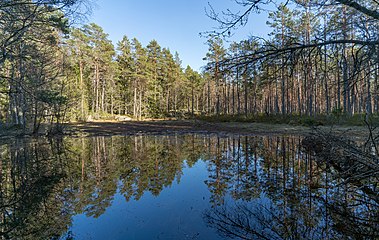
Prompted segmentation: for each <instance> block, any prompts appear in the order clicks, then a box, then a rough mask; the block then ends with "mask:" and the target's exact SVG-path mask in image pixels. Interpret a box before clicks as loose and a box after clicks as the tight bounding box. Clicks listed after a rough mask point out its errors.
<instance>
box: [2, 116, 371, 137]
mask: <svg viewBox="0 0 379 240" xmlns="http://www.w3.org/2000/svg"><path fill="white" fill-rule="evenodd" d="M318 128H320V129H321V130H323V131H326V132H329V131H332V132H334V133H335V134H337V135H338V134H343V135H345V136H346V135H348V136H352V137H354V138H365V137H366V136H367V134H368V131H367V128H366V127H364V126H345V125H335V126H319V127H318ZM64 129H65V130H64V134H65V135H68V136H114V135H135V134H144V135H145V134H154V135H162V134H186V133H202V134H238V135H250V136H252V135H307V134H309V133H311V132H312V127H307V126H302V125H291V124H273V123H249V122H216V121H203V120H147V121H123V122H121V121H92V122H82V123H68V124H66V125H65V127H64ZM45 135H46V134H44V133H43V132H41V133H39V134H35V135H32V134H24V133H23V132H22V130H21V129H18V128H4V127H1V128H0V141H7V140H8V139H12V138H25V137H40V136H45Z"/></svg>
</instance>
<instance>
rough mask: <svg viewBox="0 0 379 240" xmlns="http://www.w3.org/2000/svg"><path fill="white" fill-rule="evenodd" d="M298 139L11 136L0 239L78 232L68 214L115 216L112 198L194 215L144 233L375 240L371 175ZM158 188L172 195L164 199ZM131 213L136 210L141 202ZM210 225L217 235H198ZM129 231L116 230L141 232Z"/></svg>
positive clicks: (377, 208)
mask: <svg viewBox="0 0 379 240" xmlns="http://www.w3.org/2000/svg"><path fill="white" fill-rule="evenodd" d="M300 143H301V138H300V137H277V136H265V137H245V136H244V137H218V136H206V135H180V136H129V137H96V138H75V139H55V140H47V139H40V140H38V141H26V140H17V139H15V140H14V141H13V142H12V143H9V144H6V145H1V146H0V166H1V168H2V171H1V173H0V174H1V175H0V179H1V182H0V211H1V217H0V219H1V223H0V236H1V237H2V238H4V239H72V238H75V237H77V238H80V236H81V235H80V233H78V232H76V231H77V230H76V228H75V226H76V225H78V224H79V223H78V222H77V221H76V220H75V219H76V218H75V216H83V218H85V219H86V220H88V219H97V220H98V221H100V220H101V217H102V216H108V218H109V219H110V220H109V219H108V220H107V221H118V220H119V219H113V218H111V216H112V215H110V213H109V212H110V211H111V210H110V209H112V207H114V206H115V205H117V204H119V205H122V207H125V206H126V204H129V205H128V206H132V204H134V203H135V205H136V206H137V205H138V204H141V205H142V204H147V205H146V206H145V205H144V207H143V208H149V211H150V210H151V208H152V207H153V206H150V205H154V204H157V205H159V206H162V205H163V204H164V203H166V204H168V202H170V204H171V201H172V202H173V203H172V205H175V207H174V206H172V207H170V208H167V209H169V210H167V211H166V212H165V211H161V212H160V214H164V215H162V216H160V217H159V219H160V221H162V219H163V220H165V219H166V220H167V222H169V219H170V216H171V215H169V214H174V215H175V214H176V212H177V214H179V212H180V210H179V209H190V210H188V211H191V214H197V215H196V216H194V217H193V218H191V217H190V216H189V215H188V213H187V212H186V213H185V214H187V216H188V218H187V219H184V220H183V219H181V220H180V221H176V220H175V221H172V222H170V224H174V225H175V224H178V226H171V227H170V228H167V229H163V227H160V229H158V230H156V231H158V233H156V232H154V231H155V230H151V232H150V233H149V234H151V235H148V237H149V238H151V237H152V236H157V235H158V234H166V235H165V236H175V238H182V239H205V237H206V238H207V239H209V238H218V237H221V236H223V237H226V238H241V239H340V238H359V239H361V238H367V239H374V238H378V237H379V234H378V232H379V221H378V219H379V205H378V204H379V203H378V201H377V199H378V198H377V193H378V191H377V189H376V188H377V182H374V184H372V183H373V181H375V180H377V178H378V176H377V175H376V176H370V177H368V178H367V179H365V180H364V182H365V183H367V184H369V185H370V187H371V188H370V190H371V192H367V191H365V189H363V188H362V184H354V183H351V182H349V183H347V182H345V181H344V180H345V179H340V178H339V177H338V176H337V174H336V172H335V171H334V169H333V168H331V167H330V166H327V165H325V164H317V163H316V162H315V161H314V160H313V159H312V158H311V157H310V156H309V154H307V153H304V152H303V151H302V149H301V147H300ZM201 163H204V164H201ZM192 170H193V172H190V171H192ZM186 174H187V175H188V176H187V175H186ZM186 176H187V178H186ZM367 184H366V185H365V186H367ZM202 186H203V187H205V188H206V189H207V193H204V192H202V190H201V187H202ZM165 189H171V190H172V192H173V193H172V194H173V195H170V196H169V197H167V196H166V197H165V194H162V193H163V191H164V190H165ZM189 194H192V195H189ZM150 195H151V196H152V197H151V198H148V197H147V196H150ZM166 195H167V194H166ZM179 195H180V196H181V197H180V196H179ZM197 195H198V196H197ZM189 196H191V199H190V200H189V201H184V199H185V198H189ZM373 196H376V198H375V197H373ZM197 197H198V199H197ZM119 199H122V201H119ZM172 199H176V202H175V201H173V200H172ZM153 202H154V204H152V203H153ZM195 202H197V203H196V204H197V205H196V207H197V208H198V209H197V210H198V211H193V209H192V208H193V207H194V206H195ZM174 203H175V204H174ZM124 205H125V206H124ZM133 206H134V205H133ZM122 207H119V208H120V209H121V208H122ZM136 209H137V208H136ZM145 210H146V209H145ZM168 211H170V213H168ZM151 212H152V213H153V212H154V211H151ZM135 214H137V215H140V216H145V215H144V214H145V213H144V212H143V211H142V210H141V209H139V210H138V211H137V210H135ZM127 217H128V216H126V217H125V218H127ZM191 219H201V221H195V220H191ZM144 221H146V222H149V224H150V225H148V224H146V225H144V226H145V227H146V226H148V227H151V228H152V229H153V227H152V225H156V226H161V225H159V223H158V222H154V221H153V220H151V219H148V220H147V219H142V220H141V222H144ZM186 221H187V222H186ZM183 222H186V223H183ZM84 224H85V223H84ZM125 224H127V221H126V222H125ZM128 224H129V223H128ZM185 224H187V225H190V226H192V228H190V227H187V232H186V234H185V235H178V233H175V234H174V233H173V234H171V235H170V233H167V232H164V231H175V229H179V228H181V229H183V228H184V227H183V226H187V225H185ZM207 226H208V227H209V228H206V227H207ZM80 227H81V228H83V227H82V225H80ZM122 227H123V228H128V227H129V228H135V227H136V225H129V226H122ZM171 229H172V230H171ZM213 230H215V231H217V233H218V234H219V235H216V233H215V234H213V235H212V234H211V233H209V235H206V234H208V233H207V232H212V231H213ZM103 231H107V229H104V230H103ZM146 231H147V232H149V231H148V230H146ZM146 231H145V234H146ZM159 231H163V232H164V233H162V232H159ZM129 234H130V232H129ZM138 234H139V233H138V232H133V236H132V235H125V234H124V235H120V236H118V237H119V238H125V237H128V238H131V239H142V238H143V237H142V235H138ZM154 234H155V235H154ZM146 236H147V235H144V237H146ZM91 237H92V238H94V239H96V238H99V236H91Z"/></svg>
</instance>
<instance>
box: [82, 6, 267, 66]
mask: <svg viewBox="0 0 379 240" xmlns="http://www.w3.org/2000/svg"><path fill="white" fill-rule="evenodd" d="M208 2H209V3H210V4H211V5H212V6H214V8H215V9H216V10H220V11H221V10H225V9H227V8H230V9H235V8H236V4H235V2H234V1H233V0H96V5H97V6H95V7H94V10H93V14H92V16H90V17H89V21H90V22H95V23H96V24H98V25H100V26H101V27H102V28H103V29H104V31H105V32H106V33H108V34H109V38H110V39H111V40H112V41H113V43H114V44H116V43H117V41H119V40H121V39H122V37H123V36H124V35H126V36H128V37H129V38H134V37H136V38H137V39H138V40H139V41H141V42H142V44H143V45H144V46H146V45H147V44H148V43H149V41H151V40H152V39H155V40H157V41H158V43H159V44H160V46H161V47H166V48H169V49H170V50H171V52H172V53H174V52H175V51H177V52H178V53H179V56H180V58H181V60H182V62H183V64H182V65H183V67H186V66H187V65H190V66H191V67H192V68H194V69H195V70H199V69H200V67H201V66H203V65H205V62H204V61H202V58H203V57H204V56H205V54H206V52H207V46H206V44H205V42H206V39H205V38H201V37H200V36H199V33H200V32H204V31H209V30H213V28H214V27H216V26H217V23H216V22H214V21H212V20H211V19H209V18H208V17H207V16H206V14H205V8H209V7H208ZM266 20H267V19H266V16H265V15H260V16H253V17H252V18H251V19H250V22H249V24H248V25H247V26H246V27H245V28H243V29H239V30H237V31H236V33H235V35H234V36H233V38H232V40H235V41H239V40H242V39H246V38H247V37H248V36H249V35H252V34H253V35H259V36H262V35H264V34H265V33H267V31H268V30H267V27H266V25H265V22H266ZM226 45H227V44H226Z"/></svg>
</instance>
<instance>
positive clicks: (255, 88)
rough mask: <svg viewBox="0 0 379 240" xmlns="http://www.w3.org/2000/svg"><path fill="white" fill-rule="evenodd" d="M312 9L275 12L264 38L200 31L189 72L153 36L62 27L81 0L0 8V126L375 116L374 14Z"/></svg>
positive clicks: (302, 4) (23, 0) (23, 1)
mask: <svg viewBox="0 0 379 240" xmlns="http://www.w3.org/2000/svg"><path fill="white" fill-rule="evenodd" d="M258 2H260V1H258ZM314 2H315V1H310V0H305V1H294V2H293V3H292V4H278V5H277V9H276V10H274V11H272V12H270V14H269V19H268V21H267V24H268V26H269V27H270V29H271V32H270V34H269V37H268V38H267V39H264V40H263V39H261V38H254V37H250V38H249V39H246V40H243V41H240V42H233V43H230V44H228V45H229V46H225V45H224V43H223V40H222V37H221V36H220V35H217V34H216V35H214V34H213V35H212V34H210V35H209V36H208V41H207V44H208V47H209V48H208V49H209V50H208V53H207V54H206V56H205V58H204V59H205V60H207V61H208V64H207V65H206V66H204V68H203V69H202V71H201V72H197V71H195V70H193V69H192V68H191V67H190V66H187V67H186V68H183V66H182V64H181V60H180V58H179V54H178V53H172V52H171V51H170V49H169V48H167V47H161V46H160V45H159V43H158V42H157V41H156V40H152V41H150V42H149V43H148V44H147V45H146V46H143V45H142V44H141V42H139V41H138V39H136V38H133V39H131V38H129V37H128V36H124V37H123V39H122V40H120V41H119V42H118V43H117V44H116V46H115V45H114V44H113V43H112V42H111V41H110V39H109V37H108V34H107V33H105V32H104V30H103V29H102V28H101V27H100V26H98V25H96V24H95V23H90V24H87V25H84V26H81V27H72V26H71V25H70V22H71V21H72V20H73V19H76V18H77V15H75V14H73V12H75V9H78V5H81V4H83V2H82V1H67V0H60V1H48V0H40V1H29V0H17V1H11V2H10V1H4V2H3V3H1V4H0V13H1V14H0V41H1V48H2V54H1V56H0V65H1V69H0V73H1V75H0V121H1V122H3V123H7V124H10V125H18V126H21V127H22V128H23V129H31V130H32V131H33V132H38V130H39V128H40V125H41V123H45V122H49V123H53V124H52V125H51V126H59V125H60V123H62V122H64V121H68V120H80V121H87V120H91V119H99V118H114V116H115V115H128V116H131V117H133V118H135V119H143V118H160V117H183V116H195V115H206V116H212V115H215V116H219V115H233V116H236V115H241V116H245V117H248V116H260V115H267V116H271V115H275V116H278V115H280V116H309V117H316V116H319V115H331V114H338V115H340V114H346V115H347V116H352V115H354V114H373V113H378V112H379V96H378V88H379V85H378V76H379V70H378V64H379V61H378V59H379V54H378V53H379V48H378V40H377V39H378V29H379V22H378V20H377V18H375V17H372V16H371V15H368V14H366V13H365V12H364V11H363V12H362V11H359V9H358V10H357V9H356V8H354V7H350V6H349V4H332V5H329V4H322V3H318V4H317V5H315V3H314ZM316 2H317V1H316ZM371 5H372V7H375V6H377V4H375V3H372V4H371ZM211 17H212V15H211ZM216 20H217V19H216ZM237 22H238V21H237ZM232 27H234V26H233V25H232ZM226 29H228V27H227V28H226ZM221 35H222V34H221ZM199 61H200V59H199ZM58 130H59V129H58Z"/></svg>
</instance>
